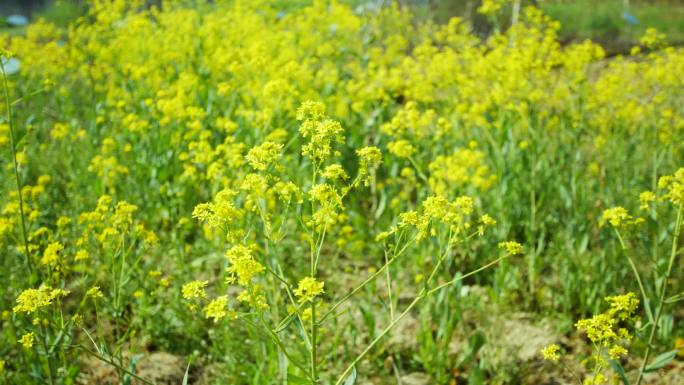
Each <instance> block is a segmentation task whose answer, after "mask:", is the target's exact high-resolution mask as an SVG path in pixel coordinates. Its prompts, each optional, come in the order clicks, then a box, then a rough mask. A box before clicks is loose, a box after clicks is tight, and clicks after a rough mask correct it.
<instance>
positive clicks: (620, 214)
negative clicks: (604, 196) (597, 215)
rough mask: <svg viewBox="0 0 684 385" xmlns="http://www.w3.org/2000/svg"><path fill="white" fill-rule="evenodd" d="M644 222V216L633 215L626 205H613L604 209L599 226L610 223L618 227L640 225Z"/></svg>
mask: <svg viewBox="0 0 684 385" xmlns="http://www.w3.org/2000/svg"><path fill="white" fill-rule="evenodd" d="M642 222H643V218H634V217H632V216H631V215H630V214H629V212H628V211H627V209H625V208H624V207H620V206H618V207H613V208H610V209H607V210H604V211H603V213H602V214H601V219H600V220H599V226H605V225H606V224H610V225H611V226H612V227H614V228H616V229H620V228H624V227H629V226H633V225H638V224H639V223H642Z"/></svg>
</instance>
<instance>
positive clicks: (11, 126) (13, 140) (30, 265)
mask: <svg viewBox="0 0 684 385" xmlns="http://www.w3.org/2000/svg"><path fill="white" fill-rule="evenodd" d="M0 71H1V72H2V81H3V89H4V91H5V108H6V109H7V124H8V125H9V132H10V147H11V149H12V162H13V166H14V180H15V182H16V185H17V194H18V196H19V215H20V217H21V235H22V237H23V239H24V252H25V253H26V265H27V267H28V271H29V276H30V277H33V261H32V260H31V254H30V252H29V246H28V237H27V236H26V233H27V231H26V219H25V215H24V198H23V196H22V193H21V181H20V180H19V164H18V163H17V149H16V145H17V143H16V138H15V136H14V119H13V118H12V108H11V105H10V100H9V86H8V85H7V74H6V73H5V63H4V62H3V61H2V58H0ZM31 280H33V279H32V278H31Z"/></svg>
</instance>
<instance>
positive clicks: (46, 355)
mask: <svg viewBox="0 0 684 385" xmlns="http://www.w3.org/2000/svg"><path fill="white" fill-rule="evenodd" d="M3 74H4V69H3ZM42 329H43V338H41V341H42V342H43V349H44V350H45V361H47V367H48V380H49V383H50V385H54V383H55V380H54V379H53V378H52V361H51V360H50V349H49V348H48V342H47V339H48V335H47V329H46V328H45V326H42Z"/></svg>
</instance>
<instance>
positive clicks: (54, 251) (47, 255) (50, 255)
mask: <svg viewBox="0 0 684 385" xmlns="http://www.w3.org/2000/svg"><path fill="white" fill-rule="evenodd" d="M62 250H64V245H62V244H61V243H59V242H52V243H50V244H49V245H48V246H47V247H46V248H45V251H44V252H43V257H42V258H41V259H40V263H42V264H43V265H48V266H52V267H55V266H57V265H59V262H60V258H59V253H60V252H61V251H62Z"/></svg>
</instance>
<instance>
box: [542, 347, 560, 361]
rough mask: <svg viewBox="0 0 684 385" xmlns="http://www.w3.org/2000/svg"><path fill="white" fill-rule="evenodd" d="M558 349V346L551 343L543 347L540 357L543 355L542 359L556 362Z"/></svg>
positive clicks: (558, 356) (558, 357)
mask: <svg viewBox="0 0 684 385" xmlns="http://www.w3.org/2000/svg"><path fill="white" fill-rule="evenodd" d="M559 351H560V346H558V345H556V344H552V345H549V346H547V347H545V348H543V349H542V351H541V354H542V357H544V359H545V360H547V361H551V362H558V360H559V359H560V354H558V352H559Z"/></svg>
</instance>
